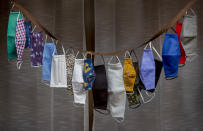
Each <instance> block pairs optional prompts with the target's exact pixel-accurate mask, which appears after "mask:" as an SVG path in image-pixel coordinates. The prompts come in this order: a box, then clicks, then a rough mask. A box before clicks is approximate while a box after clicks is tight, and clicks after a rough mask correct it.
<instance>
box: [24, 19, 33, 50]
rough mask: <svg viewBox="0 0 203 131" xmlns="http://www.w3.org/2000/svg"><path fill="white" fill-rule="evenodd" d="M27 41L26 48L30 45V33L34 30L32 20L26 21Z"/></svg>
mask: <svg viewBox="0 0 203 131" xmlns="http://www.w3.org/2000/svg"><path fill="white" fill-rule="evenodd" d="M25 31H26V42H25V48H28V47H30V33H31V32H32V24H31V22H30V21H28V22H25Z"/></svg>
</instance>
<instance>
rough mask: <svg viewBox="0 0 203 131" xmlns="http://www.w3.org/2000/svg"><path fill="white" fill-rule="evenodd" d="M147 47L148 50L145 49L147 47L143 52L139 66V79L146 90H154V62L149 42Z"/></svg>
mask: <svg viewBox="0 0 203 131" xmlns="http://www.w3.org/2000/svg"><path fill="white" fill-rule="evenodd" d="M149 45H150V49H146V48H147V46H148V45H147V46H146V47H145V49H144V51H143V54H142V60H141V64H140V79H141V80H142V82H143V84H144V86H145V88H146V90H151V89H154V88H155V62H154V56H153V52H152V48H151V42H150V44H149Z"/></svg>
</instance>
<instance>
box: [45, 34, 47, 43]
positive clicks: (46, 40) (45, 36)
mask: <svg viewBox="0 0 203 131" xmlns="http://www.w3.org/2000/svg"><path fill="white" fill-rule="evenodd" d="M45 43H47V35H46V36H45Z"/></svg>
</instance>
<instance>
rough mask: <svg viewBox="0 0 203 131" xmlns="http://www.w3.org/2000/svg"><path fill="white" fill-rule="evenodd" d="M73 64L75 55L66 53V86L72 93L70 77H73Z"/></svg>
mask: <svg viewBox="0 0 203 131" xmlns="http://www.w3.org/2000/svg"><path fill="white" fill-rule="evenodd" d="M74 64H75V55H74V54H68V55H66V67H67V68H66V72H67V86H68V88H67V89H68V91H70V94H73V87H72V77H73V68H74Z"/></svg>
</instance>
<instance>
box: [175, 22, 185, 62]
mask: <svg viewBox="0 0 203 131" xmlns="http://www.w3.org/2000/svg"><path fill="white" fill-rule="evenodd" d="M182 24H183V23H182V22H177V24H176V31H175V32H176V34H177V35H178V40H179V46H180V53H181V57H180V61H179V64H180V65H184V64H185V61H186V55H185V51H184V49H183V46H182V44H181V40H180V35H181V30H182Z"/></svg>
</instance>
